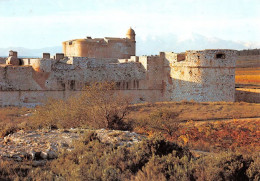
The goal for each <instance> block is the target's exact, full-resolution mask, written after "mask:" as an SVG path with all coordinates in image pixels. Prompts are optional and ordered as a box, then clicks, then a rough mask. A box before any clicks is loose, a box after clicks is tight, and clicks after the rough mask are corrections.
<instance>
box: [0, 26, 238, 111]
mask: <svg viewBox="0 0 260 181" xmlns="http://www.w3.org/2000/svg"><path fill="white" fill-rule="evenodd" d="M77 41H79V42H83V44H84V45H83V44H82V45H81V46H80V47H79V46H78V45H77ZM110 46H111V47H112V48H104V47H110ZM63 48H64V50H63V51H64V54H56V56H54V57H53V58H50V56H49V55H48V54H47V53H44V54H43V58H38V59H35V58H27V59H20V58H19V57H18V54H17V52H14V51H12V52H11V53H10V56H9V57H8V58H7V59H6V60H5V62H3V60H1V61H0V107H1V106H27V107H32V106H35V105H38V104H41V103H42V102H44V101H46V100H47V99H48V98H50V97H52V98H55V99H67V98H69V97H71V96H73V95H76V94H79V93H80V92H81V91H82V88H84V87H85V86H87V85H90V84H91V83H93V82H104V81H108V82H115V83H116V85H117V90H116V93H117V92H121V93H123V94H126V95H131V97H132V98H133V102H134V103H139V102H159V101H181V100H187V101H189V100H194V101H198V102H208V101H234V100H235V66H236V65H235V63H236V59H237V51H235V50H224V49H215V50H200V51H186V52H185V53H180V54H178V53H173V52H160V53H159V55H156V56H135V32H134V30H133V29H129V30H128V32H127V34H126V38H104V39H92V38H90V37H87V38H86V39H80V40H71V41H66V42H63ZM17 57H18V58H17Z"/></svg>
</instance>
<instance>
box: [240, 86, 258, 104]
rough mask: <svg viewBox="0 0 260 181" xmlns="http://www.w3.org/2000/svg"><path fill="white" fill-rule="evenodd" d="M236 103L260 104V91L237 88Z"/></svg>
mask: <svg viewBox="0 0 260 181" xmlns="http://www.w3.org/2000/svg"><path fill="white" fill-rule="evenodd" d="M235 100H236V102H241V101H243V102H250V103H260V89H248V88H237V89H236V94H235Z"/></svg>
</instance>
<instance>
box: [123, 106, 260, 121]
mask: <svg viewBox="0 0 260 181" xmlns="http://www.w3.org/2000/svg"><path fill="white" fill-rule="evenodd" d="M158 109H163V110H168V111H170V112H172V113H174V114H175V115H177V116H176V117H175V120H176V121H188V120H194V121H195V120H199V121H201V120H214V119H227V118H231V119H232V118H247V117H260V104H253V103H244V102H241V103H238V102H236V103H226V102H218V103H195V102H169V103H166V102H165V103H155V104H136V105H133V106H132V107H131V112H130V115H129V116H128V117H129V118H134V119H138V120H143V119H147V118H148V117H149V115H150V114H151V113H152V112H154V111H156V110H158Z"/></svg>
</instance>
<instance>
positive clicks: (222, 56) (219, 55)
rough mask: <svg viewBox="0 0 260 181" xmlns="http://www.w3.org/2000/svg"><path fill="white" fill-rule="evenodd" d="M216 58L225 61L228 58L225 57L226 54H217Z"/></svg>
mask: <svg viewBox="0 0 260 181" xmlns="http://www.w3.org/2000/svg"><path fill="white" fill-rule="evenodd" d="M216 58H218V59H219V58H221V59H225V58H226V56H225V54H224V53H218V54H216Z"/></svg>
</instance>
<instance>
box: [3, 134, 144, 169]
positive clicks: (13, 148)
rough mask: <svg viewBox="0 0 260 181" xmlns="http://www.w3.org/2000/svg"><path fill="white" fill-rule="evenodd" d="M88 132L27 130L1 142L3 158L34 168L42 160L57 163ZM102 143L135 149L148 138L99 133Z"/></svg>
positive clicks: (137, 135)
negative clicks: (60, 153) (58, 158)
mask: <svg viewBox="0 0 260 181" xmlns="http://www.w3.org/2000/svg"><path fill="white" fill-rule="evenodd" d="M88 131H93V130H88V129H70V130H61V129H60V130H36V131H28V132H25V131H23V130H21V131H19V132H17V133H14V134H10V135H8V136H6V137H4V139H1V140H0V156H1V157H4V158H10V159H14V160H16V161H22V160H24V159H27V160H28V159H29V160H33V161H34V162H33V165H35V166H37V165H41V164H44V163H45V162H40V160H48V159H55V158H57V157H58V154H59V152H60V151H62V150H63V151H64V150H68V151H70V150H73V149H74V148H73V144H72V143H73V141H75V140H78V139H79V138H80V137H82V136H83V135H84V134H85V133H86V132H88ZM95 132H96V134H97V137H98V139H99V140H100V141H101V142H103V143H106V144H115V145H117V146H121V145H125V144H126V145H129V146H130V145H132V144H134V143H137V142H139V141H141V140H142V139H144V138H145V137H144V136H142V135H139V134H137V133H133V132H129V131H117V130H105V129H100V130H95Z"/></svg>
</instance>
